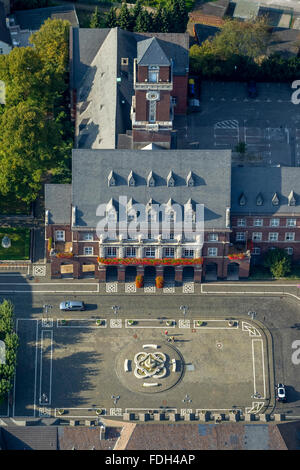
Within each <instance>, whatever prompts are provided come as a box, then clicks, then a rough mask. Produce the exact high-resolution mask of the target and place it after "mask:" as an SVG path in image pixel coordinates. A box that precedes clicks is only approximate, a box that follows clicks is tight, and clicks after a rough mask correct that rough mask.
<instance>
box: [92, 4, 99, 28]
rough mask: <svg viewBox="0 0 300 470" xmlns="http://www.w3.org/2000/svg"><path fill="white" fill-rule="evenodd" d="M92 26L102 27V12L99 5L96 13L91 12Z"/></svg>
mask: <svg viewBox="0 0 300 470" xmlns="http://www.w3.org/2000/svg"><path fill="white" fill-rule="evenodd" d="M90 28H101V14H100V11H99V9H98V7H95V11H94V13H92V14H91V20H90Z"/></svg>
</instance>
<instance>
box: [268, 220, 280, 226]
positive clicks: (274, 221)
mask: <svg viewBox="0 0 300 470" xmlns="http://www.w3.org/2000/svg"><path fill="white" fill-rule="evenodd" d="M270 227H280V219H278V218H275V219H271V220H270Z"/></svg>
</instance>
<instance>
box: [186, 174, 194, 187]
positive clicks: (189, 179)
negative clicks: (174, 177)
mask: <svg viewBox="0 0 300 470" xmlns="http://www.w3.org/2000/svg"><path fill="white" fill-rule="evenodd" d="M186 185H187V186H190V187H191V186H194V185H195V181H194V178H193V174H192V172H191V171H190V172H189V174H188V175H187V178H186Z"/></svg>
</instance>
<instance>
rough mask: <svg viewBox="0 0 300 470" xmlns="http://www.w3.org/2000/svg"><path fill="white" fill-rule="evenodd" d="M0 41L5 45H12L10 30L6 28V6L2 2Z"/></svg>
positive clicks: (0, 6)
mask: <svg viewBox="0 0 300 470" xmlns="http://www.w3.org/2000/svg"><path fill="white" fill-rule="evenodd" d="M0 41H2V42H4V43H5V44H8V45H11V37H10V34H9V30H8V28H7V26H6V16H5V9H4V4H3V3H2V2H0Z"/></svg>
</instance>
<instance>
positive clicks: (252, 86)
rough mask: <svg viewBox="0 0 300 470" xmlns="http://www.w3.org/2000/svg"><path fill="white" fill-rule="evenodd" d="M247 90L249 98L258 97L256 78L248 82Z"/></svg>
mask: <svg viewBox="0 0 300 470" xmlns="http://www.w3.org/2000/svg"><path fill="white" fill-rule="evenodd" d="M247 91H248V96H249V98H256V97H257V86H256V83H255V82H254V80H250V82H248V84H247Z"/></svg>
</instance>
